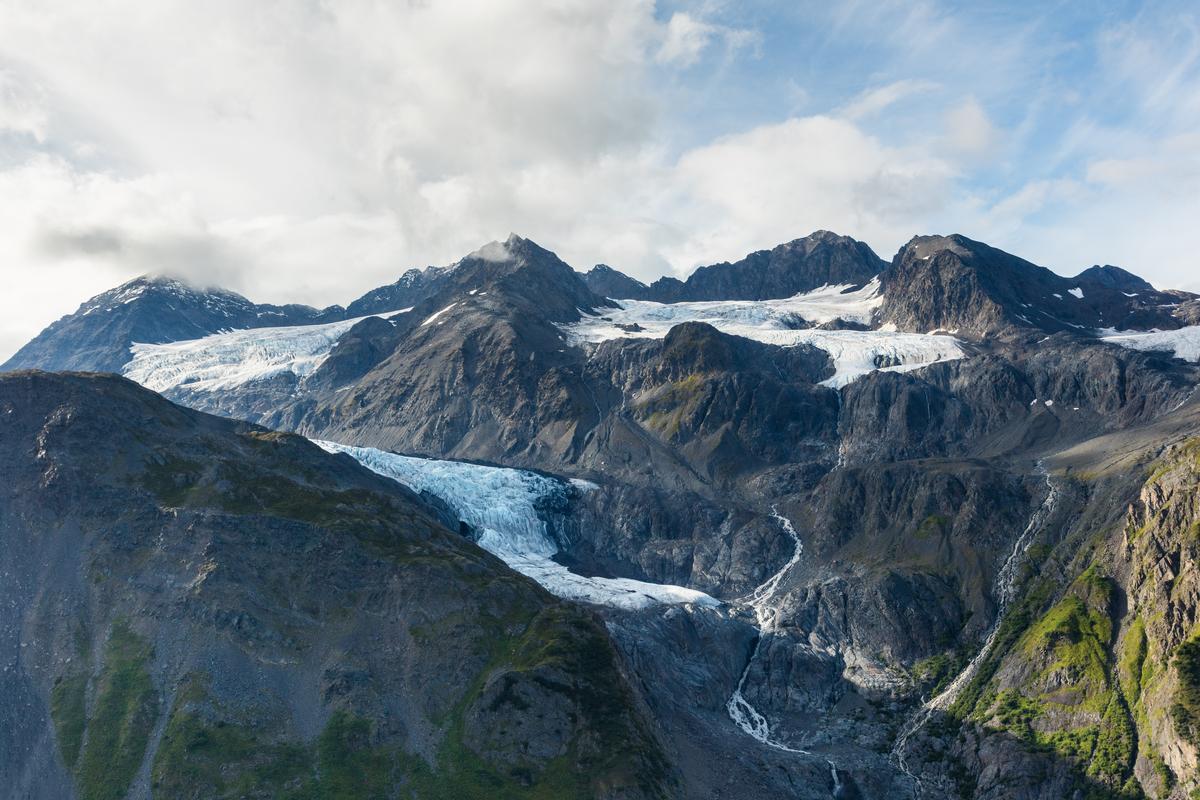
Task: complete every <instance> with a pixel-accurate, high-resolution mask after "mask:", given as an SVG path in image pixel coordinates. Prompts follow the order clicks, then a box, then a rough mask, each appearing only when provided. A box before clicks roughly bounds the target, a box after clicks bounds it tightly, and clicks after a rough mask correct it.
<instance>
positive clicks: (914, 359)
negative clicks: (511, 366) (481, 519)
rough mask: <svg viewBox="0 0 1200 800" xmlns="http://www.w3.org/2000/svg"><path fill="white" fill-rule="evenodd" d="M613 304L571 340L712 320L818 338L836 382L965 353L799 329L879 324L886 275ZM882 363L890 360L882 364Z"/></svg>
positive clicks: (874, 334)
mask: <svg viewBox="0 0 1200 800" xmlns="http://www.w3.org/2000/svg"><path fill="white" fill-rule="evenodd" d="M613 302H617V303H619V307H618V308H613V309H607V308H606V309H600V310H599V311H598V312H597V313H596V314H585V315H584V316H583V318H582V319H581V320H579V321H578V322H575V323H570V324H567V325H563V326H562V329H563V332H564V333H565V335H566V337H567V340H568V341H569V342H571V343H572V344H598V343H600V342H604V341H607V340H609V339H623V338H643V339H661V338H663V337H665V336H666V335H667V332H668V331H670V330H671V328H673V327H674V326H676V325H678V324H680V323H683V322H705V323H708V324H709V325H712V326H713V327H714V328H716V329H717V330H719V331H721V332H722V333H727V334H731V335H734V336H741V337H743V338H746V339H753V340H755V341H758V342H764V343H766V344H775V345H782V346H784V347H793V346H796V345H799V344H810V345H812V346H813V347H816V348H817V349H819V350H823V351H825V352H826V353H828V354H829V358H830V360H831V361H832V362H833V366H834V374H833V376H832V377H830V378H828V379H827V380H825V381H823V382H822V383H823V385H825V386H830V387H833V388H838V387H841V386H845V385H846V384H848V383H850V382H851V381H853V380H854V379H856V378H859V377H862V376H863V375H866V374H867V373H869V372H873V371H875V370H878V369H884V370H890V371H895V372H903V371H908V370H912V369H916V368H918V367H923V366H927V365H929V364H933V363H935V362H938V361H952V360H954V359H957V358H962V357H963V355H964V351H963V348H962V344H961V343H960V342H959V341H958V340H957V339H955V338H954V337H953V336H949V335H944V334H940V333H938V334H935V333H901V332H898V331H894V330H886V329H884V330H870V331H853V330H817V329H813V328H807V329H798V326H799V325H801V324H805V323H807V324H812V325H820V324H822V323H825V322H832V321H833V320H835V319H842V320H844V321H846V322H851V323H858V324H862V325H869V324H871V320H872V317H873V315H874V312H875V310H876V309H877V308H879V306H880V304H882V303H883V294H882V292H881V291H880V287H879V281H878V279H876V280H873V281H871V282H870V283H868V284H867V285H866V286H863V287H861V288H859V289H857V290H854V289H853V287H852V286H849V285H845V286H823V287H821V288H820V289H816V290H814V291H811V292H808V293H806V294H798V295H795V296H793V297H787V298H783V299H780V300H715V301H699V302H685V303H655V302H652V301H649V300H620V301H613ZM879 363H883V364H887V365H888V366H884V367H879V366H877V364H879Z"/></svg>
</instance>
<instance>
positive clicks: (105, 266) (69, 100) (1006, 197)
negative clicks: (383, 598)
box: [0, 0, 1200, 357]
mask: <svg viewBox="0 0 1200 800" xmlns="http://www.w3.org/2000/svg"><path fill="white" fill-rule="evenodd" d="M0 214H3V215H4V219H5V222H6V224H5V226H4V230H3V231H0V264H3V265H4V266H3V270H4V272H5V278H6V287H7V289H8V291H6V292H5V293H3V295H0V357H3V356H4V355H5V354H6V353H7V352H9V351H11V350H13V349H15V348H16V347H17V346H19V345H20V344H21V343H22V342H23V341H25V340H26V339H28V338H29V337H30V336H32V335H33V334H34V333H36V331H37V330H39V329H40V328H41V327H43V326H44V325H45V324H47V323H49V322H50V321H52V320H53V319H55V318H57V317H58V316H61V315H62V314H64V313H68V312H70V311H72V310H74V308H75V307H76V306H77V305H78V303H79V302H80V301H81V300H83V299H84V298H86V297H87V296H89V295H91V294H95V293H96V292H98V291H101V290H103V289H105V288H108V287H109V286H112V285H114V284H116V283H118V282H120V281H122V280H125V279H127V278H129V277H132V276H134V275H137V274H141V273H144V272H168V273H172V274H176V275H181V276H183V277H187V278H190V279H192V280H196V281H199V282H203V283H219V284H222V285H225V286H228V287H230V288H233V289H236V290H238V291H242V292H244V293H246V294H248V295H249V296H251V297H253V298H254V299H257V300H261V301H275V302H284V301H299V302H309V303H314V304H318V305H320V304H327V303H332V302H346V301H347V300H348V299H350V298H352V297H354V296H356V295H357V294H358V293H360V292H362V291H364V290H366V289H368V288H370V287H372V286H375V285H378V284H381V283H385V282H389V281H391V280H394V279H395V277H396V276H397V275H398V274H399V273H400V272H402V271H403V270H404V269H407V268H409V267H411V266H421V265H425V264H431V263H432V264H443V263H449V262H451V261H453V260H455V259H456V258H458V257H460V256H461V255H463V254H464V253H466V252H469V251H470V250H473V249H474V248H475V247H477V246H479V245H480V244H482V243H483V242H486V241H489V240H492V239H498V238H503V237H505V236H506V235H507V234H508V233H509V232H510V231H514V232H518V233H521V234H523V235H527V236H530V237H532V238H534V239H536V240H537V241H539V242H541V243H542V244H544V245H545V246H547V247H550V248H551V249H554V250H556V251H557V252H558V253H559V254H560V255H562V256H563V257H564V258H565V259H566V260H567V261H568V262H569V263H571V264H573V265H574V266H576V267H578V268H587V267H588V266H590V265H591V264H593V263H596V262H605V263H609V264H612V265H614V266H617V267H619V268H621V269H624V270H626V271H628V272H630V273H631V274H634V275H637V276H638V277H641V278H652V277H654V276H656V275H659V274H663V273H676V274H686V273H688V272H689V271H690V270H691V269H692V268H694V267H695V266H697V265H699V264H703V263H711V262H714V261H719V260H724V259H736V258H738V257H740V256H741V255H743V254H745V253H746V252H748V251H750V250H754V249H759V248H764V247H770V246H772V245H774V244H777V243H779V242H782V241H787V240H789V239H792V238H796V237H799V236H803V235H806V234H807V233H809V232H811V231H812V230H815V229H818V228H828V229H832V230H835V231H838V232H840V233H845V234H848V235H850V236H854V237H856V238H860V239H863V240H864V241H866V242H868V243H869V244H870V245H871V246H872V247H873V248H875V249H876V251H877V252H879V253H880V255H882V256H884V257H885V258H890V257H891V255H892V254H893V253H895V251H896V250H897V249H898V248H899V247H900V246H901V245H902V244H903V243H904V242H905V241H906V240H907V239H908V238H910V237H911V236H913V235H917V234H925V233H949V232H959V233H963V234H966V235H968V236H972V237H974V238H978V239H982V240H985V241H988V242H990V243H992V244H994V245H996V246H999V247H1002V248H1004V249H1006V250H1009V251H1010V252H1014V253H1016V254H1018V255H1021V256H1024V257H1026V258H1028V259H1030V260H1032V261H1035V262H1037V263H1041V264H1044V265H1046V266H1049V267H1051V268H1052V269H1055V270H1057V271H1059V272H1062V273H1065V274H1073V273H1075V272H1077V271H1079V270H1081V269H1083V268H1085V267H1087V266H1089V265H1091V264H1093V263H1115V264H1119V265H1122V266H1126V267H1128V268H1130V269H1133V270H1134V271H1136V272H1138V273H1140V274H1142V275H1144V276H1146V277H1147V278H1149V279H1150V280H1151V281H1153V282H1155V283H1156V284H1158V285H1160V286H1164V287H1179V288H1189V289H1192V290H1200V268H1198V266H1197V252H1198V251H1200V225H1197V224H1196V222H1195V220H1196V219H1198V218H1200V10H1198V9H1197V7H1196V4H1195V3H1184V2H1176V3H1171V2H1167V3H1153V4H1137V3H1121V2H1110V3H1058V4H1021V3H970V4H950V3H939V2H916V3H893V2H886V0H885V1H884V2H846V3H838V4H834V7H831V5H830V4H822V3H808V2H742V3H735V2H721V1H720V0H708V1H707V2H705V1H703V0H702V1H701V2H661V3H655V2H652V0H604V2H600V0H545V1H544V2H535V1H534V0H454V2H448V1H447V0H430V1H429V2H425V3H414V4H402V3H380V2H373V1H372V0H320V1H318V0H313V1H312V2H306V3H298V2H268V1H266V0H264V2H262V3H254V4H247V3H244V2H235V0H214V2H211V3H205V4H195V3H188V2H185V1H184V0H161V2H155V3H145V2H133V0H96V2H94V3H77V2H76V3H67V2H58V1H57V0H46V2H39V3H28V2H11V0H0Z"/></svg>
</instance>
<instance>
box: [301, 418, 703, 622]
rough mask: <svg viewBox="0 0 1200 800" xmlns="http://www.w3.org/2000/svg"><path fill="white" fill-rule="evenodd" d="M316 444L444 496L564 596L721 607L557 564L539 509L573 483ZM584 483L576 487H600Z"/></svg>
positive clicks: (500, 551)
mask: <svg viewBox="0 0 1200 800" xmlns="http://www.w3.org/2000/svg"><path fill="white" fill-rule="evenodd" d="M316 444H317V445H319V446H320V447H322V448H324V449H325V450H327V451H328V452H330V453H346V454H347V455H349V456H351V457H352V458H354V459H355V460H356V461H358V462H359V463H360V464H362V465H363V466H364V467H366V468H367V469H370V470H372V471H373V472H377V473H379V474H380V475H383V476H385V477H388V478H391V479H392V480H395V481H397V482H399V483H402V484H404V485H405V486H407V487H408V488H410V489H412V490H413V491H415V492H418V493H420V492H428V493H429V494H432V495H434V496H436V497H438V498H440V499H441V500H442V501H443V502H445V503H446V504H447V505H449V506H450V507H451V508H452V509H454V513H455V514H457V515H458V517H459V518H460V519H461V520H462V521H463V522H466V523H467V524H469V525H471V526H472V527H473V528H475V529H476V530H477V531H479V539H478V542H477V543H478V544H479V546H480V547H482V548H483V549H485V550H487V551H488V552H490V553H492V554H493V555H495V556H498V557H499V558H500V559H501V560H502V561H504V562H505V563H506V564H508V565H509V566H510V567H512V568H513V569H514V570H516V571H517V572H520V573H521V574H522V575H526V576H528V577H530V578H533V579H534V580H535V581H537V582H538V583H540V584H541V585H542V586H544V587H546V589H548V590H549V591H550V592H551V593H552V594H555V595H557V596H559V597H563V598H566V599H568V600H578V601H582V602H587V603H594V604H597V605H606V606H614V607H616V608H625V609H639V608H647V607H649V606H654V605H662V604H683V603H688V604H695V605H704V606H717V605H720V601H718V600H716V599H714V598H712V597H710V596H709V595H707V594H704V593H703V592H698V591H696V590H694V589H687V588H684V587H682V586H670V585H666V584H658V583H646V582H644V581H636V580H631V579H628V578H588V577H585V576H583V575H576V574H575V573H573V572H571V571H570V570H568V569H567V568H566V567H564V566H563V565H561V564H558V563H556V562H555V561H553V560H552V559H551V558H550V557H551V556H552V555H554V554H555V553H556V552H558V545H557V544H556V543H555V541H554V538H553V537H552V536H551V535H550V532H549V531H547V529H546V523H545V522H544V521H543V520H542V519H541V518H540V517H539V516H538V513H537V506H538V503H539V502H540V501H542V500H543V499H544V498H549V497H553V496H554V495H555V494H560V493H562V492H565V491H570V489H569V488H568V486H570V484H568V483H567V482H564V481H560V480H557V479H555V478H549V477H546V476H544V475H538V474H537V473H534V472H527V471H525V470H519V469H507V468H504V467H486V466H482V465H480V464H467V463H465V462H461V461H439V460H436V459H428V458H414V457H412V456H401V455H396V454H395V453H388V452H385V451H383V450H376V449H375V448H372V447H349V446H347V445H341V444H336V443H334V442H325V441H317V442H316ZM581 484H582V485H580V484H577V485H576V486H575V488H576V490H579V491H590V490H591V489H593V488H595V487H594V485H591V484H583V483H582V482H581Z"/></svg>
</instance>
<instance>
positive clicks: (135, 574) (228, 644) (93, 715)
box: [0, 373, 674, 798]
mask: <svg viewBox="0 0 1200 800" xmlns="http://www.w3.org/2000/svg"><path fill="white" fill-rule="evenodd" d="M0 479H2V487H0V568H2V570H3V574H4V575H5V580H4V581H2V582H0V600H2V601H3V602H2V604H0V661H2V663H4V664H5V665H6V667H5V669H4V670H3V671H2V672H0V704H2V705H3V707H5V708H15V707H17V706H18V704H19V706H20V707H21V708H22V709H24V711H23V712H22V714H20V715H19V717H20V723H19V724H17V725H5V726H4V730H3V731H0V778H2V779H3V787H4V788H3V790H0V794H3V796H5V797H46V798H51V797H54V798H63V797H73V796H75V797H80V798H100V797H123V796H126V794H129V795H130V796H147V794H148V793H153V794H154V795H155V796H160V797H161V796H165V797H217V796H226V795H227V794H228V793H230V792H243V791H245V790H244V789H238V788H236V787H245V786H249V787H252V788H253V790H254V791H256V792H261V793H264V794H288V793H299V795H300V796H320V797H324V796H336V795H338V793H339V792H341V791H343V789H341V788H338V787H345V786H355V787H358V788H357V789H355V790H354V793H355V795H356V796H372V797H374V796H392V795H393V792H394V787H396V786H398V785H401V784H403V785H406V786H410V787H413V788H414V790H415V791H416V792H417V794H418V796H422V797H427V796H428V797H432V796H438V797H441V796H460V797H462V796H476V795H478V793H480V792H484V791H486V792H501V793H503V794H504V795H505V796H513V797H523V796H531V795H534V794H535V793H538V792H542V793H549V794H550V795H552V796H588V797H605V798H617V797H620V798H630V797H659V796H664V795H666V794H668V793H669V792H671V791H673V790H672V788H671V785H672V781H673V780H674V778H673V777H672V775H671V774H670V772H669V768H668V766H667V763H666V761H665V759H664V757H663V755H662V751H661V749H660V745H659V744H658V740H657V738H656V734H655V733H654V732H653V731H654V728H653V724H652V723H651V722H650V721H649V720H648V719H647V718H646V717H645V716H644V712H643V711H642V710H641V707H640V705H639V703H640V701H639V700H638V699H637V696H636V695H635V694H634V692H633V690H632V689H631V688H630V687H629V685H628V684H627V683H626V682H625V679H624V677H623V675H622V672H621V666H620V664H619V661H618V657H617V654H616V652H615V651H614V649H613V646H612V643H611V642H610V640H609V638H608V636H607V634H606V632H605V630H604V628H603V626H602V625H601V624H600V623H599V622H598V621H597V620H596V619H595V618H594V617H593V616H592V615H591V614H589V613H587V612H585V611H582V610H580V609H578V608H576V607H573V606H570V605H567V604H564V603H561V602H558V601H555V600H554V599H552V598H550V597H549V596H548V595H546V593H545V592H544V591H542V590H541V589H540V588H538V587H537V586H535V585H534V584H533V583H531V582H530V581H528V580H526V579H524V578H521V577H520V576H516V575H515V574H514V573H512V572H511V571H509V570H508V569H507V568H506V567H504V566H503V565H502V564H501V563H500V562H499V561H498V560H496V559H495V558H493V557H492V556H490V555H488V554H487V553H484V552H483V551H481V550H478V549H477V548H476V547H475V546H474V545H472V544H470V543H469V542H468V541H467V540H465V539H463V538H462V537H460V536H458V535H456V534H453V533H450V532H449V531H447V530H446V529H445V528H443V527H442V526H441V525H440V524H439V523H438V522H437V521H436V520H435V519H434V517H433V516H431V515H430V514H429V513H427V511H426V510H425V508H424V507H423V505H422V503H421V502H420V501H419V500H418V498H417V497H416V496H415V495H413V494H412V493H410V492H408V491H407V490H404V489H403V488H402V487H400V486H399V485H398V484H396V483H394V482H392V481H388V480H384V479H382V478H379V477H377V476H375V475H374V474H372V473H369V472H367V471H365V470H364V469H362V468H361V467H359V466H358V465H357V464H355V463H354V462H353V461H352V460H350V459H349V458H347V457H344V456H336V457H335V456H330V455H328V454H326V453H324V452H323V451H321V450H319V449H318V448H316V447H315V446H314V445H312V444H310V443H309V442H307V441H305V440H303V439H301V438H299V437H296V436H291V435H287V434H278V433H272V432H269V431H266V430H264V429H261V428H255V427H251V426H247V425H245V424H241V423H234V422H231V421H226V420H220V419H217V418H214V417H209V416H207V415H203V414H199V413H197V412H193V411H190V410H185V409H182V408H179V407H177V406H173V405H171V404H170V403H168V402H166V401H164V400H162V399H161V398H159V397H158V396H156V395H154V394H152V393H150V392H147V391H145V390H143V389H141V388H139V387H137V386H135V385H133V384H131V383H129V382H127V381H125V380H123V379H119V378H115V377H98V376H83V375H72V374H67V375H48V374H44V373H14V374H13V375H10V376H5V377H3V378H0ZM530 704H534V705H530ZM531 708H536V709H537V712H538V713H532V712H531V710H530V709H531ZM347 781H349V783H347Z"/></svg>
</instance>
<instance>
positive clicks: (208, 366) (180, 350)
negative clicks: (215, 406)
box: [121, 309, 409, 393]
mask: <svg viewBox="0 0 1200 800" xmlns="http://www.w3.org/2000/svg"><path fill="white" fill-rule="evenodd" d="M408 310H409V309H403V311H408ZM399 313H402V311H391V312H388V313H386V314H369V315H367V317H358V318H357V319H348V320H343V321H342V322H329V323H325V324H322V325H293V326H289V327H282V328H246V329H244V330H236V331H227V332H225V333H214V334H210V335H209V336H205V337H203V338H201V339H189V340H187V341H183V342H169V343H167V344H139V343H135V344H134V345H133V346H132V347H131V348H130V351H131V352H132V353H133V359H132V360H131V361H130V362H129V363H128V364H126V365H125V367H124V368H123V369H122V370H121V372H122V374H124V375H125V377H127V378H129V379H130V380H133V381H136V382H137V383H140V384H141V385H143V386H145V387H146V388H147V389H151V390H153V391H155V392H160V393H161V392H166V391H170V390H171V389H176V388H183V389H189V390H199V391H207V392H214V391H227V390H230V389H236V388H238V387H240V386H243V385H245V384H249V383H254V382H255V381H261V380H266V379H268V378H273V377H275V376H277V375H282V374H285V373H289V372H290V373H291V374H293V375H295V376H296V377H297V378H304V377H307V376H308V375H311V374H312V373H313V372H315V371H316V370H317V368H318V367H320V366H321V364H322V363H323V362H324V361H325V359H326V358H328V357H329V352H330V351H331V350H332V349H333V346H334V344H336V343H337V340H338V339H340V338H341V337H342V335H343V334H344V333H346V331H348V330H350V329H351V328H353V327H354V326H355V325H357V324H358V323H359V322H362V321H363V320H364V319H367V318H368V317H371V316H381V317H388V316H392V315H394V314H399Z"/></svg>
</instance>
